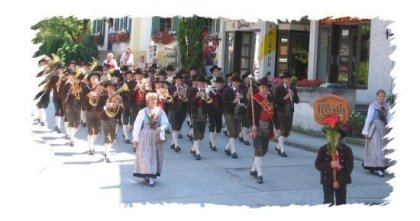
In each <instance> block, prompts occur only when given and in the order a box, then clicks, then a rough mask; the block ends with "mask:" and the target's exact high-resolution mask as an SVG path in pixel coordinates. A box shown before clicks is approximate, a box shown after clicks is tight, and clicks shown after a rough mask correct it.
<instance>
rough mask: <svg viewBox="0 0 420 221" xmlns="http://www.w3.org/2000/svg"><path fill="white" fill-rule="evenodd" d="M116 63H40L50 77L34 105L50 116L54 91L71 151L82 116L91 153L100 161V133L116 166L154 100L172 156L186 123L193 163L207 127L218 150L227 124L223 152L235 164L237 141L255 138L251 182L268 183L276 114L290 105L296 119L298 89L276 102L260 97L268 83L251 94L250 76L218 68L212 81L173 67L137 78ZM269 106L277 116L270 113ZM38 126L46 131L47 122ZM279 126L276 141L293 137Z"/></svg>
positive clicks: (106, 154)
mask: <svg viewBox="0 0 420 221" xmlns="http://www.w3.org/2000/svg"><path fill="white" fill-rule="evenodd" d="M114 61H115V60H114V59H113V57H112V54H109V55H108V59H107V60H105V61H104V62H103V63H102V64H101V63H100V62H98V61H97V60H96V59H94V61H93V62H92V64H91V65H90V67H88V66H87V65H86V64H81V65H80V66H83V68H82V67H77V65H75V64H71V66H73V67H70V65H69V66H68V67H65V66H64V62H63V61H61V59H59V58H58V57H57V56H55V55H54V56H53V58H52V59H49V58H48V57H47V59H45V58H43V60H40V62H39V65H40V66H42V67H44V70H43V71H41V72H40V73H39V74H38V75H37V77H41V76H42V77H45V82H44V83H43V84H44V85H42V86H43V90H42V91H41V92H40V93H38V94H37V96H36V97H35V99H34V100H37V101H38V103H37V106H38V108H40V109H43V111H44V115H45V108H46V106H47V105H48V103H49V94H50V91H53V92H52V96H53V104H54V108H55V127H54V130H55V131H56V132H57V133H61V132H62V129H61V123H62V122H61V121H62V120H63V119H62V118H63V117H64V122H65V123H64V125H65V131H64V132H65V133H66V134H67V136H68V139H69V145H70V146H74V145H75V134H76V132H77V130H78V128H79V127H80V125H81V115H82V111H83V114H85V117H84V118H85V120H84V121H85V122H86V124H87V141H88V142H87V149H88V154H89V155H94V154H95V147H94V143H95V141H96V138H97V137H98V135H99V134H100V133H102V134H103V135H104V142H103V143H104V147H103V150H104V160H105V162H107V163H110V162H111V160H110V150H111V148H112V145H113V144H114V143H115V139H116V134H117V130H118V125H119V124H120V125H122V129H123V139H124V142H125V143H126V144H133V142H132V140H136V141H137V140H138V138H137V137H132V139H130V134H131V130H132V129H133V125H134V123H135V121H136V118H138V116H137V115H138V113H139V112H140V111H141V110H142V109H143V108H145V107H147V105H148V104H147V102H146V96H147V94H149V93H154V95H153V96H156V106H157V107H158V108H160V109H161V110H163V112H162V113H164V114H166V115H167V116H168V119H169V123H170V127H169V128H170V133H171V135H172V139H171V143H170V148H171V149H172V150H174V151H175V152H176V153H180V152H181V150H182V148H181V145H180V144H179V140H178V139H179V138H182V135H181V134H180V131H181V128H182V125H183V123H184V121H187V124H188V126H189V127H190V131H189V133H188V134H187V136H188V137H189V138H190V140H191V141H192V146H191V151H190V152H191V154H192V155H193V156H194V159H195V160H201V153H200V145H202V144H201V141H202V140H203V138H204V136H205V131H206V127H207V126H208V129H209V133H210V134H209V147H210V149H211V150H212V151H217V147H216V136H217V134H219V133H220V132H222V128H223V126H224V124H223V122H225V124H226V128H227V136H228V137H229V139H228V143H227V144H226V147H225V148H224V152H225V154H226V155H228V156H230V157H232V158H233V159H236V158H238V154H237V151H236V139H237V138H239V140H240V141H241V142H242V143H244V144H245V145H250V141H251V139H250V138H249V134H250V135H251V138H252V140H253V144H254V148H255V153H254V164H253V166H252V168H251V175H252V176H255V177H256V178H257V179H258V180H257V182H258V183H262V172H261V159H262V157H263V156H264V155H265V153H266V152H267V148H268V141H269V139H270V138H273V137H272V136H268V135H267V133H268V132H267V131H268V130H271V132H274V128H280V125H281V124H282V122H281V121H280V120H279V118H281V117H282V116H278V114H277V112H273V111H274V110H276V109H277V108H278V106H281V107H282V106H284V104H285V105H286V106H287V105H288V108H287V107H286V108H287V110H288V111H289V112H290V104H293V102H294V103H296V102H298V98H297V94H296V92H295V90H293V89H291V91H289V89H287V91H286V89H278V90H277V91H276V93H274V96H271V95H267V93H266V91H261V90H266V87H267V86H268V85H269V84H268V82H266V81H267V79H265V81H264V82H262V81H259V82H258V84H257V85H258V86H260V87H259V88H260V89H258V88H256V87H254V88H253V87H252V81H253V76H252V75H250V74H249V73H244V74H243V75H242V76H239V75H238V74H234V73H231V74H226V75H225V76H226V77H227V79H226V80H227V81H225V80H224V78H223V77H222V76H220V75H221V74H220V71H221V68H220V67H217V66H214V67H212V68H211V72H212V75H211V76H210V77H209V78H207V79H206V78H205V77H204V75H202V74H200V72H199V70H198V69H197V68H196V67H191V68H190V69H189V70H188V71H187V70H183V69H181V70H179V71H177V72H175V69H174V67H173V66H172V65H168V66H167V67H166V68H165V69H164V70H161V71H159V72H158V74H155V71H156V70H154V69H153V68H149V69H147V70H145V69H144V68H137V69H135V70H134V71H132V67H128V66H123V67H121V69H119V68H118V66H117V64H116V63H115V62H114ZM284 87H287V86H286V85H285V86H284ZM279 90H281V91H279ZM259 91H261V92H259ZM283 92H284V93H283ZM276 96H282V97H281V98H278V97H276ZM47 98H48V100H47ZM267 107H270V108H272V109H270V110H266V109H264V108H267ZM82 109H83V110H82ZM254 109H255V110H254ZM282 110H283V111H284V108H283V109H282ZM289 115H290V114H289ZM289 115H288V116H289ZM143 117H144V116H143ZM251 119H252V120H251ZM40 121H41V125H44V124H45V123H44V122H45V116H43V117H41V119H40ZM287 122H289V121H287ZM281 126H282V127H281V128H282V131H280V130H278V132H277V131H276V132H277V133H276V134H278V135H280V136H284V137H287V135H288V133H289V131H290V125H281ZM283 130H286V131H283ZM270 134H271V133H270ZM281 139H282V138H281ZM278 148H279V149H278V151H279V154H281V153H283V152H284V147H282V144H281V145H280V146H278ZM276 149H277V147H276ZM280 149H281V150H280ZM137 150H138V149H137ZM134 151H136V147H135V146H134ZM284 154H285V153H284ZM282 156H283V155H282Z"/></svg>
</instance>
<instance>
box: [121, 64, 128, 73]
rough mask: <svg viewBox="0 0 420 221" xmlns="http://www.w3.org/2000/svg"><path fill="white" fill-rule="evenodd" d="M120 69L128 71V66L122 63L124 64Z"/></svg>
mask: <svg viewBox="0 0 420 221" xmlns="http://www.w3.org/2000/svg"><path fill="white" fill-rule="evenodd" d="M120 71H121V72H127V71H128V66H127V65H124V66H123V67H122V68H121V69H120Z"/></svg>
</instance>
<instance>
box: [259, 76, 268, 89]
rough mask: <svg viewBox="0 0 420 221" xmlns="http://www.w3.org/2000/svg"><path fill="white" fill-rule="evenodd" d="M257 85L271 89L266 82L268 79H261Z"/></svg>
mask: <svg viewBox="0 0 420 221" xmlns="http://www.w3.org/2000/svg"><path fill="white" fill-rule="evenodd" d="M257 85H258V86H260V85H265V86H267V87H271V84H270V81H268V79H267V78H266V77H263V78H261V79H260V80H259V81H258V82H257Z"/></svg>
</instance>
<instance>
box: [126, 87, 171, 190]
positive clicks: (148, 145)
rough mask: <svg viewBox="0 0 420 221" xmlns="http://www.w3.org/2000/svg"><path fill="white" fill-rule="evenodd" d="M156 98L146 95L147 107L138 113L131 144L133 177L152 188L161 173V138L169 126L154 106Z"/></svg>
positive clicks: (163, 112)
mask: <svg viewBox="0 0 420 221" xmlns="http://www.w3.org/2000/svg"><path fill="white" fill-rule="evenodd" d="M157 97H158V96H157V94H156V93H148V94H147V95H146V103H147V107H145V108H143V109H142V110H140V111H139V113H138V115H137V117H136V121H135V122H134V126H133V143H134V147H135V148H136V161H135V167H134V174H133V176H135V177H141V178H144V179H145V181H146V182H147V183H148V184H149V186H152V187H153V186H154V184H155V183H154V179H156V177H157V176H160V174H161V173H162V164H163V147H162V143H163V141H162V138H164V136H165V129H167V128H168V126H169V122H168V118H167V116H166V114H165V111H163V110H162V109H161V108H159V107H157V106H156V101H157Z"/></svg>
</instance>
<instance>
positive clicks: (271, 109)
mask: <svg viewBox="0 0 420 221" xmlns="http://www.w3.org/2000/svg"><path fill="white" fill-rule="evenodd" d="M253 102H254V120H255V126H256V127H257V134H256V135H257V136H256V137H255V138H254V139H253V143H254V156H257V157H263V156H265V154H266V153H267V150H268V144H269V142H270V139H271V138H273V137H274V133H273V129H274V126H275V127H276V128H278V126H279V123H278V118H277V114H276V107H275V105H274V103H273V99H272V98H271V96H270V95H267V97H264V96H262V95H261V94H254V96H253ZM248 106H249V107H250V108H249V109H247V112H246V116H247V121H248V124H249V125H252V108H251V101H249V102H248Z"/></svg>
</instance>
